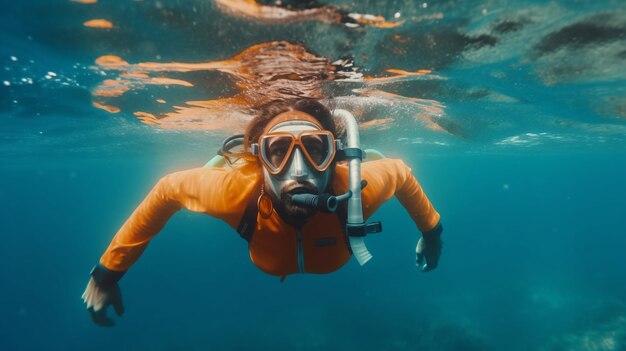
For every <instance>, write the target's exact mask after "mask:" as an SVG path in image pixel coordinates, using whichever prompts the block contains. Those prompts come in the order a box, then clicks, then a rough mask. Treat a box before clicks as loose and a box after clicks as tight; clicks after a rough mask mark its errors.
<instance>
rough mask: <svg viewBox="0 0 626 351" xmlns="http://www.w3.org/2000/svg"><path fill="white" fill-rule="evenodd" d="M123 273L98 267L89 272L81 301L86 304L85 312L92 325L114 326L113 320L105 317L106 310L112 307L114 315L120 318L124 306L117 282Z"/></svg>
mask: <svg viewBox="0 0 626 351" xmlns="http://www.w3.org/2000/svg"><path fill="white" fill-rule="evenodd" d="M124 273H125V272H116V271H111V270H109V269H106V268H105V267H103V266H101V265H98V266H96V267H94V269H93V270H92V271H91V279H89V283H88V284H87V288H86V289H85V292H84V293H83V296H82V298H83V301H84V302H85V304H87V310H88V311H89V314H91V319H93V321H94V323H96V324H98V325H100V326H103V327H112V326H114V325H115V322H114V321H113V319H111V318H109V317H107V314H106V313H107V309H108V307H109V306H110V305H112V306H113V309H114V310H115V313H117V315H118V316H120V317H121V316H122V314H123V313H124V305H123V304H122V293H121V291H120V287H119V285H118V284H117V281H118V280H120V279H121V278H122V276H123V275H124Z"/></svg>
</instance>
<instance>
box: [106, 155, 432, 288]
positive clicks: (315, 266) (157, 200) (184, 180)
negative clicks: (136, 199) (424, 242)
mask: <svg viewBox="0 0 626 351" xmlns="http://www.w3.org/2000/svg"><path fill="white" fill-rule="evenodd" d="M361 174H362V179H365V180H367V186H366V187H365V188H364V189H363V191H362V194H361V197H362V204H363V217H364V219H367V218H369V217H370V216H371V215H372V214H373V213H374V212H375V211H376V210H377V209H378V208H379V207H380V206H381V205H382V204H383V203H385V202H386V201H387V200H389V199H390V198H391V197H392V196H393V195H396V197H397V198H398V199H399V200H400V202H401V203H402V205H403V206H404V207H405V208H406V209H407V211H408V213H409V215H410V216H411V218H412V219H413V221H414V222H415V224H416V225H417V227H418V228H419V230H420V231H422V232H428V231H430V230H432V229H433V228H435V227H436V226H437V225H438V223H439V214H438V213H437V211H435V209H434V208H433V206H432V205H431V203H430V201H429V200H428V198H427V197H426V195H425V194H424V192H423V191H422V188H421V187H420V185H419V183H418V182H417V180H416V179H415V177H414V176H413V174H412V173H411V169H410V168H409V167H408V166H406V164H405V163H404V162H403V161H401V160H395V159H381V160H376V161H370V162H365V163H363V165H362V171H361ZM262 182H263V174H262V172H261V168H260V166H259V165H258V164H256V163H248V164H245V165H242V166H241V167H239V168H235V169H232V170H227V169H223V168H196V169H191V170H188V171H182V172H176V173H172V174H170V175H167V176H165V177H163V178H161V180H160V181H159V182H158V183H157V185H156V186H155V187H154V188H153V189H152V191H150V193H149V194H148V196H147V197H146V198H145V199H144V200H143V202H142V203H141V204H140V205H139V207H137V209H136V210H135V211H134V212H133V214H132V215H131V216H130V218H129V219H128V220H127V221H126V223H124V225H123V226H122V228H121V229H120V230H119V231H118V232H117V234H116V235H115V237H114V238H113V241H112V242H111V244H110V245H109V247H108V248H107V250H106V252H105V253H104V255H103V256H102V257H101V259H100V264H102V265H103V266H104V267H105V268H108V269H109V270H112V271H118V272H121V271H126V270H127V269H128V268H130V266H131V265H132V264H133V263H135V261H136V260H137V259H138V258H139V256H140V255H141V253H142V252H143V251H144V249H145V248H146V247H147V246H148V243H149V242H150V240H151V239H152V238H153V237H154V236H155V235H156V234H157V233H158V232H159V231H160V230H161V228H163V226H164V225H165V223H166V222H167V221H168V219H169V218H170V217H171V216H172V215H173V214H174V213H175V212H176V211H178V210H180V209H182V208H185V209H188V210H190V211H193V212H200V213H205V214H208V215H210V216H213V217H217V218H220V219H222V220H224V221H226V222H227V223H228V224H230V226H231V227H233V228H237V226H238V225H239V222H240V221H241V219H242V216H243V213H244V211H245V209H246V206H247V205H248V202H249V198H250V196H252V194H253V193H254V192H255V189H256V188H257V187H260V186H261V184H262ZM331 186H332V190H333V192H334V193H335V194H343V193H345V192H346V191H347V188H348V167H347V165H341V164H340V165H337V166H335V173H334V176H333V180H332V183H331ZM249 250H250V258H251V259H252V262H254V264H255V265H256V266H257V267H259V268H260V269H261V270H263V271H264V272H266V273H269V274H272V275H278V276H286V275H289V274H293V273H298V272H306V273H329V272H332V271H335V270H337V269H339V268H340V267H341V266H343V265H344V264H345V263H346V262H347V261H348V259H349V258H350V255H351V254H350V248H349V245H348V243H347V240H346V239H345V235H344V233H343V228H342V224H341V222H340V220H339V218H338V216H337V215H336V214H332V213H330V214H329V213H317V214H316V215H314V216H313V217H312V218H311V219H309V220H308V221H307V222H306V224H304V226H303V227H302V228H300V229H296V228H294V227H293V226H291V225H288V224H286V223H285V222H284V221H282V219H281V218H280V217H279V216H278V214H277V213H276V211H274V212H273V213H272V214H271V215H270V217H269V218H267V219H265V218H262V217H261V216H260V215H258V218H257V227H256V229H255V231H254V233H253V236H252V239H251V241H250V242H249Z"/></svg>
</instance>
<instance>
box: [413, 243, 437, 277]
mask: <svg viewBox="0 0 626 351" xmlns="http://www.w3.org/2000/svg"><path fill="white" fill-rule="evenodd" d="M415 255H416V256H417V266H418V267H422V272H428V271H432V270H433V269H435V268H437V264H438V263H439V256H441V233H436V234H430V235H428V234H427V235H424V236H422V237H421V238H420V240H419V241H418V242H417V247H416V248H415ZM422 264H424V265H423V266H422Z"/></svg>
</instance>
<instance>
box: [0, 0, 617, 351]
mask: <svg viewBox="0 0 626 351" xmlns="http://www.w3.org/2000/svg"><path fill="white" fill-rule="evenodd" d="M331 4H334V5H343V6H344V10H345V11H346V12H355V13H367V14H374V15H380V16H384V17H385V18H386V19H387V20H389V21H399V20H405V22H404V23H402V24H401V25H399V26H397V27H394V28H377V27H374V26H371V25H361V26H360V27H359V28H348V27H346V26H344V25H341V24H337V23H326V22H320V21H294V22H289V23H272V22H268V21H259V20H255V19H251V18H243V17H238V16H237V15H236V14H233V13H228V12H224V11H225V10H220V9H219V8H218V7H217V6H216V5H215V4H214V3H213V2H211V1H160V2H156V1H141V2H140V1H126V2H121V1H102V0H101V1H99V2H97V3H95V4H79V3H73V2H70V1H57V2H43V1H27V2H21V3H19V4H17V3H9V2H6V1H5V2H4V5H5V6H3V8H4V9H5V10H4V11H3V12H2V13H1V14H0V16H1V17H0V19H1V21H0V28H1V31H0V62H1V63H2V70H1V71H0V117H1V118H2V122H3V123H2V124H1V127H0V143H1V145H2V147H1V148H0V161H1V163H2V167H0V184H3V186H2V187H0V194H1V195H2V196H3V198H4V199H5V201H4V205H3V209H2V211H0V223H2V225H1V227H0V228H2V230H1V231H0V233H1V235H2V238H3V244H2V245H0V260H1V261H0V267H2V269H1V270H0V272H1V273H0V274H1V276H0V277H1V278H2V281H3V284H2V289H0V298H1V299H2V301H3V303H2V304H0V316H2V317H1V318H0V348H1V349H2V350H41V349H49V350H84V349H92V350H111V349H122V350H146V349H148V350H206V349H218V350H220V349H235V350H249V349H254V350H258V349H276V350H320V349H327V350H337V349H363V350H503V349H506V350H551V351H552V350H554V351H556V350H626V269H625V267H626V258H625V256H624V253H623V252H624V247H626V239H625V234H626V221H625V220H624V215H625V214H626V184H625V182H624V179H626V112H625V111H626V84H625V81H626V73H625V72H626V63H625V62H626V61H625V60H624V58H625V57H626V38H625V36H624V33H626V10H625V9H624V6H623V4H622V2H620V1H602V2H585V1H576V2H541V1H533V2H531V1H526V2H509V1H483V2H472V4H471V5H469V4H466V3H465V2H460V1H441V2H436V3H430V2H428V3H426V6H424V2H420V3H417V2H409V1H406V2H402V1H391V2H389V1H368V2H363V3H361V2H358V3H357V2H348V1H337V2H333V3H331ZM398 13H399V16H396V14H398ZM100 18H102V19H108V20H110V21H111V22H112V23H113V28H111V29H102V28H100V29H99V28H89V27H86V26H84V25H83V23H84V22H86V21H88V20H90V19H100ZM273 40H283V41H286V42H289V43H293V44H301V45H302V46H303V47H304V48H305V49H306V50H307V52H309V53H313V54H314V55H315V56H317V57H322V58H327V59H328V60H330V61H335V60H337V59H339V58H342V57H348V56H352V57H353V58H354V64H355V66H357V67H359V69H360V71H359V72H361V73H362V74H364V75H365V76H370V77H378V78H380V77H390V76H393V74H391V73H389V72H386V70H387V69H391V68H393V69H399V70H404V71H410V72H415V71H417V70H420V69H423V70H431V72H430V73H427V74H424V75H420V76H408V77H407V78H402V79H398V80H396V81H393V82H390V83H386V84H382V83H381V84H372V83H369V84H368V83H366V82H363V81H358V80H357V81H348V82H346V81H328V82H326V83H325V84H324V87H323V89H324V93H325V95H326V96H330V97H334V98H335V99H334V100H335V103H336V104H338V105H339V106H343V107H348V108H350V109H351V110H353V111H355V112H357V115H358V116H359V118H360V119H361V121H362V122H363V123H364V124H363V125H364V128H363V133H362V140H363V144H364V146H366V147H376V148H378V149H380V150H381V151H382V152H384V153H385V154H387V155H389V156H390V157H399V158H402V159H404V160H405V162H407V163H408V164H409V165H410V166H411V167H412V168H413V171H414V173H415V175H416V176H417V177H418V179H419V180H420V182H421V184H422V186H423V187H424V189H425V190H426V192H427V194H428V196H429V197H430V199H431V200H432V202H433V203H434V205H435V206H436V208H437V209H438V211H439V212H440V213H441V214H442V220H443V224H444V226H445V231H444V234H443V235H444V236H443V238H444V251H443V256H442V258H441V261H440V266H439V268H438V269H437V270H435V271H433V272H430V273H427V274H423V273H420V272H419V271H418V269H417V268H416V267H415V265H414V259H415V258H414V247H415V244H416V240H417V235H418V232H417V230H416V229H415V226H414V224H413V222H412V221H411V220H410V218H409V217H408V216H407V215H406V214H405V213H404V210H403V209H402V207H401V206H400V204H399V203H398V202H397V201H396V200H393V201H390V202H389V203H387V204H386V205H385V206H383V208H381V210H380V211H379V212H377V213H376V214H375V215H374V217H373V219H377V220H382V221H383V226H384V233H383V234H381V235H379V236H373V237H370V238H368V239H367V244H368V247H369V249H370V251H371V252H372V254H373V255H374V258H373V260H372V261H371V262H370V263H368V264H367V265H365V266H363V267H360V266H359V265H358V264H357V263H356V262H355V261H354V260H352V261H350V262H349V263H348V264H347V265H346V266H345V267H343V268H342V269H341V270H339V271H337V272H335V273H333V274H329V275H323V276H317V275H295V276H290V277H288V278H287V279H286V281H285V282H284V283H282V284H281V283H280V282H279V281H278V279H277V278H275V277H271V276H268V275H265V274H264V273H262V272H261V271H259V270H258V269H256V268H255V267H254V266H253V264H252V263H251V262H250V261H249V258H248V253H247V250H246V244H245V242H243V241H242V240H241V239H240V238H239V237H238V236H237V235H236V233H235V232H234V231H233V230H232V229H230V228H229V227H228V226H227V225H226V224H224V223H221V222H219V221H218V220H215V219H212V218H209V217H206V216H203V215H198V214H192V213H189V212H181V213H178V214H177V215H176V216H174V217H173V219H172V220H171V221H170V222H169V223H168V225H167V226H166V228H165V229H164V230H163V231H162V232H161V234H160V235H159V236H158V237H157V238H156V239H155V240H154V241H153V242H152V243H151V245H150V247H149V249H148V250H147V251H146V253H145V254H144V255H143V256H142V258H141V260H140V261H139V262H138V263H137V264H136V265H135V266H133V267H132V269H131V270H130V271H129V272H128V274H127V275H126V276H125V277H124V279H123V280H122V281H121V283H120V285H121V288H122V292H123V297H124V303H125V306H126V314H125V315H124V316H123V318H120V319H118V320H117V325H116V326H115V327H114V328H100V327H97V326H95V325H94V324H93V323H92V322H91V320H90V318H89V316H88V314H87V313H86V311H85V309H84V305H83V304H82V301H81V300H80V295H81V294H82V291H83V289H84V286H85V284H86V282H87V279H88V273H89V270H90V269H91V267H92V266H93V265H94V264H95V263H96V262H97V260H98V258H99V256H100V255H101V254H102V252H103V250H104V249H105V248H106V246H107V245H108V243H109V241H110V240H111V238H112V236H113V234H114V233H115V232H116V231H117V229H118V228H119V227H120V226H121V224H122V223H123V222H124V221H125V219H126V218H127V216H128V215H129V214H130V213H131V212H132V210H133V209H134V208H135V207H136V206H137V204H138V203H139V202H140V201H141V200H142V199H143V197H144V196H145V195H146V194H147V192H148V191H149V190H150V189H151V187H152V186H153V185H154V184H155V182H156V181H157V180H158V179H159V178H160V177H161V176H163V175H165V174H167V173H169V172H173V171H176V170H181V169H187V168H191V167H197V166H200V165H202V164H204V162H206V160H207V159H209V158H210V157H211V156H212V155H213V154H214V152H215V149H216V148H217V147H218V146H219V144H220V143H221V140H222V139H223V138H224V137H225V136H227V135H229V134H230V133H231V132H234V131H236V129H237V126H234V127H232V126H228V127H224V128H221V129H219V128H218V129H211V128H207V127H206V126H205V127H204V128H196V129H194V128H189V125H187V126H186V127H187V128H182V127H181V128H173V129H171V128H170V129H167V128H164V127H163V126H164V123H163V122H161V124H157V125H149V124H145V123H142V122H141V121H140V120H139V119H138V118H137V117H136V116H135V115H134V113H135V112H137V111H142V112H148V113H151V114H153V115H154V116H156V117H157V119H161V118H165V117H166V114H167V113H168V112H172V111H175V110H176V108H175V107H174V106H187V105H186V103H187V102H190V101H199V100H216V99H224V98H228V97H233V96H236V94H237V93H238V92H239V89H240V88H239V87H238V86H237V85H236V84H235V82H236V81H237V79H239V78H237V77H235V76H234V75H231V74H227V73H224V72H222V71H193V72H172V71H163V72H156V73H155V72H149V73H150V74H151V75H154V76H158V77H162V78H170V79H179V80H183V81H187V82H192V83H193V86H184V85H177V84H166V85H157V84H147V83H145V82H144V81H141V80H131V81H130V82H131V83H132V84H131V85H132V86H131V87H130V89H129V90H128V91H126V92H125V93H124V94H122V95H121V96H117V97H106V98H103V97H99V96H97V94H96V93H95V92H97V91H98V88H99V87H101V86H102V84H103V82H104V81H105V80H106V79H113V80H114V79H118V78H119V79H123V78H124V77H123V74H124V73H125V72H126V73H127V72H130V71H132V69H129V70H127V71H115V70H106V69H103V68H102V67H100V66H98V65H97V64H96V59H97V58H99V57H101V56H104V55H116V56H119V57H121V58H123V59H124V60H125V61H127V62H129V63H131V64H137V63H140V62H158V63H164V62H184V63H189V62H208V61H222V60H227V59H228V58H230V57H233V56H234V55H237V54H238V53H241V52H243V51H244V50H246V49H247V48H249V47H250V46H252V45H256V44H260V43H267V42H270V41H273ZM134 67H136V66H134ZM246 82H248V81H246ZM293 84H294V85H295V84H296V82H294V83H293ZM357 89H358V90H357ZM392 94H393V95H392ZM157 99H163V100H165V101H166V103H160V102H156V101H155V100H157ZM415 99H427V100H415ZM92 102H99V103H102V104H105V103H106V104H107V105H109V106H116V107H118V108H119V109H120V111H119V112H118V113H110V112H107V111H105V110H103V109H101V108H96V107H94V106H93V105H92ZM204 112H205V113H206V114H207V115H210V114H211V113H215V108H213V110H212V108H211V107H207V108H206V111H204ZM222 112H224V111H222ZM230 112H232V111H226V112H224V113H225V115H224V116H226V117H224V118H225V119H228V118H230V119H233V118H236V117H237V116H239V115H237V116H235V115H230V114H228V113H230ZM242 118H243V119H244V120H245V114H244V117H242ZM385 118H391V121H390V120H384V119H385ZM380 120H382V122H380V123H381V124H373V123H374V122H377V121H380ZM161 121H164V120H163V119H161ZM215 121H216V122H215V123H218V122H220V123H221V122H223V121H222V120H219V119H217V120H215ZM367 122H369V123H370V124H369V125H368V124H367ZM191 123H192V125H193V123H194V120H193V119H192V120H191Z"/></svg>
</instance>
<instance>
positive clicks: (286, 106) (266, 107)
mask: <svg viewBox="0 0 626 351" xmlns="http://www.w3.org/2000/svg"><path fill="white" fill-rule="evenodd" d="M256 110H257V111H258V112H257V114H256V117H255V118H254V119H253V120H252V121H251V122H250V124H248V127H247V128H246V132H245V145H246V149H248V147H249V146H250V144H253V143H256V142H257V141H258V140H259V137H260V136H261V133H263V129H265V127H266V126H267V125H268V123H269V122H270V121H271V120H272V119H274V117H276V116H278V115H279V114H281V113H283V112H287V111H300V112H304V113H306V114H308V115H310V116H312V117H313V118H315V119H316V120H318V121H319V122H320V124H321V125H322V127H323V128H324V129H325V130H328V131H330V132H331V133H333V135H336V134H337V133H336V132H337V130H336V126H335V122H334V120H333V115H332V112H331V110H330V109H329V108H328V107H326V106H324V105H323V104H322V103H320V102H319V101H317V100H313V99H298V100H274V101H270V102H268V103H265V104H263V105H261V106H259V107H258V108H256Z"/></svg>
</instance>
